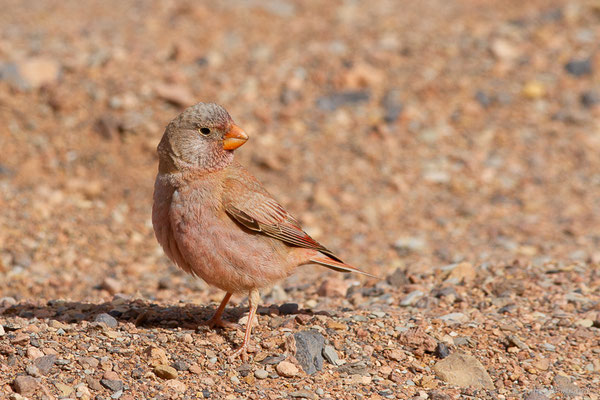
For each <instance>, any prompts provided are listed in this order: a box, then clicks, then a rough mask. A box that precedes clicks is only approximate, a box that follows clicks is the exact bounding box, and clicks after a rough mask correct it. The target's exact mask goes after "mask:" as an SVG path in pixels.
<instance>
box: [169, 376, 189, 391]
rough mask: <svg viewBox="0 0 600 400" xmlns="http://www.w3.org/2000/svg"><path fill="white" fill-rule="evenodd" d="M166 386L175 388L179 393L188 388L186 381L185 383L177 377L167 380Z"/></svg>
mask: <svg viewBox="0 0 600 400" xmlns="http://www.w3.org/2000/svg"><path fill="white" fill-rule="evenodd" d="M165 386H167V387H169V388H171V389H173V390H174V391H176V392H177V393H185V391H186V390H187V386H186V385H185V383H183V382H181V381H179V380H177V379H172V380H170V381H167V382H166V383H165Z"/></svg>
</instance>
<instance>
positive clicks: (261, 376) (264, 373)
mask: <svg viewBox="0 0 600 400" xmlns="http://www.w3.org/2000/svg"><path fill="white" fill-rule="evenodd" d="M254 376H255V377H256V379H267V377H268V376H269V373H268V372H267V371H266V370H264V369H262V368H261V369H257V370H256V371H254Z"/></svg>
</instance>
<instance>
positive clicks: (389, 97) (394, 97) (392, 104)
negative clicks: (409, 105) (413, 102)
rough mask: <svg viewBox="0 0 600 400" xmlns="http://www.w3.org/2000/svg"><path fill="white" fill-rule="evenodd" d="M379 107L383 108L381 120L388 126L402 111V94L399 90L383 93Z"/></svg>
mask: <svg viewBox="0 0 600 400" xmlns="http://www.w3.org/2000/svg"><path fill="white" fill-rule="evenodd" d="M381 107H383V120H384V121H385V122H387V123H388V124H391V123H393V122H395V121H396V120H397V119H398V117H399V116H400V114H402V110H403V109H404V105H403V104H402V92H401V91H400V90H399V89H391V90H388V91H387V92H385V95H384V96H383V98H382V99H381Z"/></svg>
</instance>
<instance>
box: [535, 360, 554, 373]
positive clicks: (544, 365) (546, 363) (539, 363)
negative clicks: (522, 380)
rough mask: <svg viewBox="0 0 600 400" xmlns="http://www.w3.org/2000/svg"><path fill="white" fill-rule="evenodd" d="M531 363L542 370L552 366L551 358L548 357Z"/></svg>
mask: <svg viewBox="0 0 600 400" xmlns="http://www.w3.org/2000/svg"><path fill="white" fill-rule="evenodd" d="M531 365H533V366H534V367H535V368H537V369H539V370H540V371H548V368H550V360H549V359H547V358H541V359H539V360H537V361H535V362H533V363H532V364H531Z"/></svg>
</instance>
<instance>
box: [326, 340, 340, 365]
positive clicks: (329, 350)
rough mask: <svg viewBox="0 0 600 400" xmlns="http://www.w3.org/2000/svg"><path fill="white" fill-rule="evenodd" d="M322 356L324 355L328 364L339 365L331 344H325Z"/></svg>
mask: <svg viewBox="0 0 600 400" xmlns="http://www.w3.org/2000/svg"><path fill="white" fill-rule="evenodd" d="M323 357H325V359H326V360H327V361H328V362H329V363H330V364H333V365H339V364H338V363H339V361H340V359H339V357H338V354H337V351H335V348H334V347H333V346H330V345H327V346H325V347H324V348H323Z"/></svg>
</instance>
